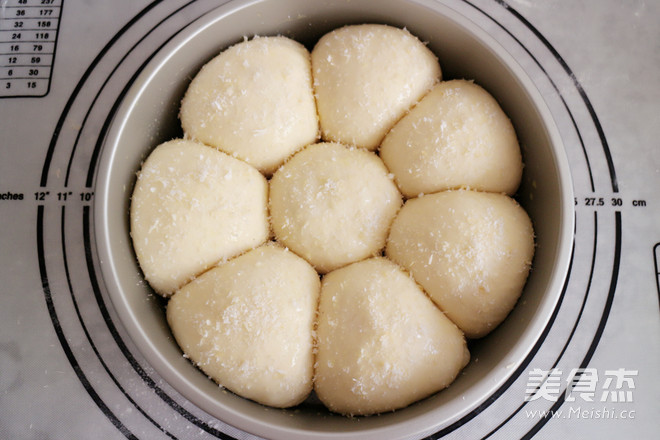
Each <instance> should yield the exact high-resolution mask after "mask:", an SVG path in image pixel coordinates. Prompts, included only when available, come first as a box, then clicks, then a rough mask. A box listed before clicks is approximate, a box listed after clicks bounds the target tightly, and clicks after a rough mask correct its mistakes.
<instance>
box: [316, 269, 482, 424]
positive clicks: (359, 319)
mask: <svg viewBox="0 0 660 440" xmlns="http://www.w3.org/2000/svg"><path fill="white" fill-rule="evenodd" d="M317 338H318V353H317V358H316V366H315V376H314V389H315V391H316V393H317V395H318V397H319V399H320V400H321V401H322V402H323V403H324V404H325V405H326V406H327V407H328V408H329V409H331V410H332V411H335V412H339V413H342V414H348V415H368V414H375V413H379V412H384V411H391V410H394V409H397V408H402V407H404V406H407V405H408V404H410V403H412V402H414V401H416V400H419V399H422V398H424V397H426V396H428V395H430V394H432V393H435V392H436V391H438V390H440V389H443V388H445V387H446V386H448V385H449V384H450V383H451V382H452V381H453V380H454V378H455V377H456V375H457V374H458V372H459V371H460V370H461V368H463V367H464V366H465V365H466V364H467V362H468V360H469V357H470V355H469V353H468V350H467V346H466V343H465V338H464V337H463V334H462V333H461V331H460V330H459V329H458V328H457V327H456V326H455V325H454V324H453V323H452V322H451V321H450V320H449V319H447V318H446V317H445V316H444V314H443V313H442V312H441V311H440V310H439V309H438V308H437V307H436V306H435V305H434V304H433V303H432V302H431V301H430V300H429V298H428V297H427V296H426V295H425V294H424V292H423V291H422V290H421V288H420V287H419V286H418V285H417V284H416V283H415V282H414V281H413V279H412V278H410V276H409V275H408V274H406V273H405V272H403V271H402V270H401V269H400V268H399V267H398V266H397V265H395V264H394V263H392V262H391V261H389V260H387V259H385V258H380V257H379V258H372V259H368V260H364V261H361V262H358V263H354V264H351V265H349V266H347V267H344V268H342V269H338V270H336V271H334V272H331V273H329V274H327V275H325V276H324V277H323V282H322V287H321V298H320V305H319V318H318V327H317Z"/></svg>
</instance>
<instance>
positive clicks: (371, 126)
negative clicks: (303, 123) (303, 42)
mask: <svg viewBox="0 0 660 440" xmlns="http://www.w3.org/2000/svg"><path fill="white" fill-rule="evenodd" d="M312 69H313V76H314V91H315V93H316V103H317V106H318V112H319V119H320V122H321V133H322V137H323V139H324V140H327V141H334V142H342V143H344V144H347V145H355V146H358V147H363V148H367V149H369V150H375V149H376V148H377V147H378V145H379V144H380V142H381V140H382V139H383V137H384V136H385V134H386V133H387V132H388V130H389V129H390V128H391V127H392V125H394V123H395V122H396V121H397V120H398V119H399V118H401V116H403V114H404V113H405V112H406V111H407V110H408V109H409V108H410V107H412V106H413V105H414V104H415V103H416V102H417V101H418V100H419V99H420V98H421V97H422V95H424V93H426V92H427V91H428V90H429V89H430V88H431V87H432V86H433V84H434V83H436V82H437V81H438V80H439V79H440V76H441V72H440V65H439V64H438V60H437V58H436V57H435V55H434V54H433V53H432V52H431V51H430V50H429V49H428V48H427V47H426V46H425V45H424V44H423V43H422V42H421V41H419V40H418V39H417V37H415V36H413V35H412V34H410V33H409V32H408V31H407V30H405V29H398V28H395V27H391V26H386V25H379V24H363V25H353V26H345V27H342V28H339V29H336V30H334V31H332V32H330V33H328V34H326V35H324V36H323V37H322V38H321V39H320V40H319V41H318V43H317V44H316V46H315V47H314V49H313V50H312Z"/></svg>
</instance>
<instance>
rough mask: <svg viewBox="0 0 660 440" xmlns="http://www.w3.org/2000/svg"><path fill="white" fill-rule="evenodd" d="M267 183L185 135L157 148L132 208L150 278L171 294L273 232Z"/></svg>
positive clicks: (141, 259) (161, 290) (138, 248)
mask: <svg viewBox="0 0 660 440" xmlns="http://www.w3.org/2000/svg"><path fill="white" fill-rule="evenodd" d="M267 192H268V184H267V182H266V179H265V178H264V177H263V176H262V175H261V174H260V173H259V172H258V171H257V170H256V169H254V168H252V167H251V166H249V165H247V164H245V163H244V162H241V161H240V160H237V159H234V158H232V157H230V156H227V155H226V154H224V153H221V152H220V151H218V150H215V149H213V148H210V147H207V146H205V145H201V144H198V143H195V142H192V141H187V140H173V141H169V142H166V143H164V144H161V145H159V146H158V147H156V149H154V150H153V152H152V153H151V154H150V155H149V157H148V158H147V160H146V161H145V162H144V164H143V165H142V169H141V170H140V172H139V174H138V178H137V183H136V184H135V188H134V190H133V197H132V200H131V209H130V223H131V237H132V239H133V247H134V249H135V253H136V254H137V258H138V261H139V263H140V267H141V268H142V271H143V273H144V276H145V278H146V280H147V281H148V282H149V284H150V285H151V286H152V287H153V289H154V290H155V291H156V292H158V293H159V294H161V295H164V296H168V295H170V294H171V293H172V292H174V290H176V289H177V288H179V287H181V286H182V285H183V284H185V283H186V282H188V281H189V280H190V279H192V278H193V277H195V276H196V275H198V274H200V273H201V272H203V271H205V270H206V269H208V268H209V267H211V266H213V265H215V264H216V263H218V261H220V260H223V259H226V258H230V257H233V256H235V255H238V254H239V253H241V252H244V251H246V250H248V249H251V248H253V247H255V246H259V245H260V244H261V243H263V242H264V241H265V240H266V239H267V238H268V234H269V228H268V211H267Z"/></svg>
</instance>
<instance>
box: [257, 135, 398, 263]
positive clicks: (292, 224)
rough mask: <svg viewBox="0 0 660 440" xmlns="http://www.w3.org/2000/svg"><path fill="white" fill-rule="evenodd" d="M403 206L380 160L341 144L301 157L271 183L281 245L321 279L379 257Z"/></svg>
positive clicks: (313, 149) (306, 151)
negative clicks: (328, 273)
mask: <svg viewBox="0 0 660 440" xmlns="http://www.w3.org/2000/svg"><path fill="white" fill-rule="evenodd" d="M401 203H402V202H401V194H400V193H399V191H398V190H397V188H396V185H395V184H394V182H393V181H392V179H391V178H390V177H389V175H388V172H387V169H386V168H385V165H383V163H382V161H381V160H380V159H379V158H378V156H376V155H375V154H374V153H371V152H368V151H366V150H363V149H358V148H350V147H346V146H343V145H340V144H336V143H321V144H315V145H311V146H309V147H307V148H306V149H304V150H302V151H300V152H298V153H297V154H296V155H295V156H293V157H292V158H291V160H289V161H288V162H287V163H286V164H284V165H283V166H282V167H281V168H280V169H279V170H278V171H277V172H276V173H275V174H274V175H273V178H272V179H271V181H270V213H271V221H272V226H273V231H274V233H275V236H276V238H277V240H278V241H279V242H281V243H282V244H284V245H285V246H287V247H289V248H290V249H291V250H293V251H294V252H296V253H297V254H299V255H301V256H302V257H304V258H305V259H307V261H309V262H310V263H311V264H312V265H313V266H314V267H315V268H316V269H317V270H318V271H319V272H321V273H325V272H328V271H330V270H333V269H335V268H338V267H341V266H344V265H346V264H348V263H351V262H354V261H358V260H361V259H364V258H366V257H369V256H371V255H375V254H377V253H378V252H380V251H381V250H382V248H383V247H384V245H385V239H386V236H387V232H388V230H389V227H390V224H391V222H392V220H393V219H394V216H395V215H396V212H397V211H398V209H399V207H400V206H401Z"/></svg>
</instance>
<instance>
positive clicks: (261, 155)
mask: <svg viewBox="0 0 660 440" xmlns="http://www.w3.org/2000/svg"><path fill="white" fill-rule="evenodd" d="M180 117H181V124H182V126H183V130H184V132H185V134H186V136H188V137H191V138H193V139H197V140H199V141H200V142H203V143H205V144H208V145H212V146H214V147H216V148H219V149H220V150H222V151H224V152H225V153H228V154H231V155H233V156H235V157H237V158H239V159H242V160H244V161H246V162H248V163H249V164H251V165H254V166H255V167H257V168H258V169H259V170H260V171H262V172H264V173H266V174H270V173H272V172H273V171H275V169H276V168H277V167H278V166H279V165H280V164H282V162H284V160H285V159H286V158H287V157H289V156H290V155H291V154H293V153H294V152H295V151H296V150H298V149H300V148H302V147H303V146H305V145H307V144H310V143H313V142H315V141H316V139H317V137H318V131H319V128H318V118H317V115H316V105H315V103H314V95H313V93H312V79H311V66H310V59H309V52H308V51H307V49H305V47H304V46H303V45H301V44H300V43H297V42H295V41H293V40H290V39H288V38H285V37H256V38H254V39H253V40H249V41H248V40H245V41H243V42H241V43H238V44H236V45H234V46H232V47H230V48H228V49H227V50H225V51H224V52H222V53H221V54H220V55H218V56H217V57H215V58H214V59H212V60H211V61H210V62H209V63H207V64H206V65H205V66H204V67H203V68H202V69H201V71H200V72H199V73H198V74H197V76H195V78H194V79H193V81H192V83H191V84H190V86H189V88H188V90H187V91H186V95H185V97H184V98H183V102H182V103H181V112H180Z"/></svg>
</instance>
